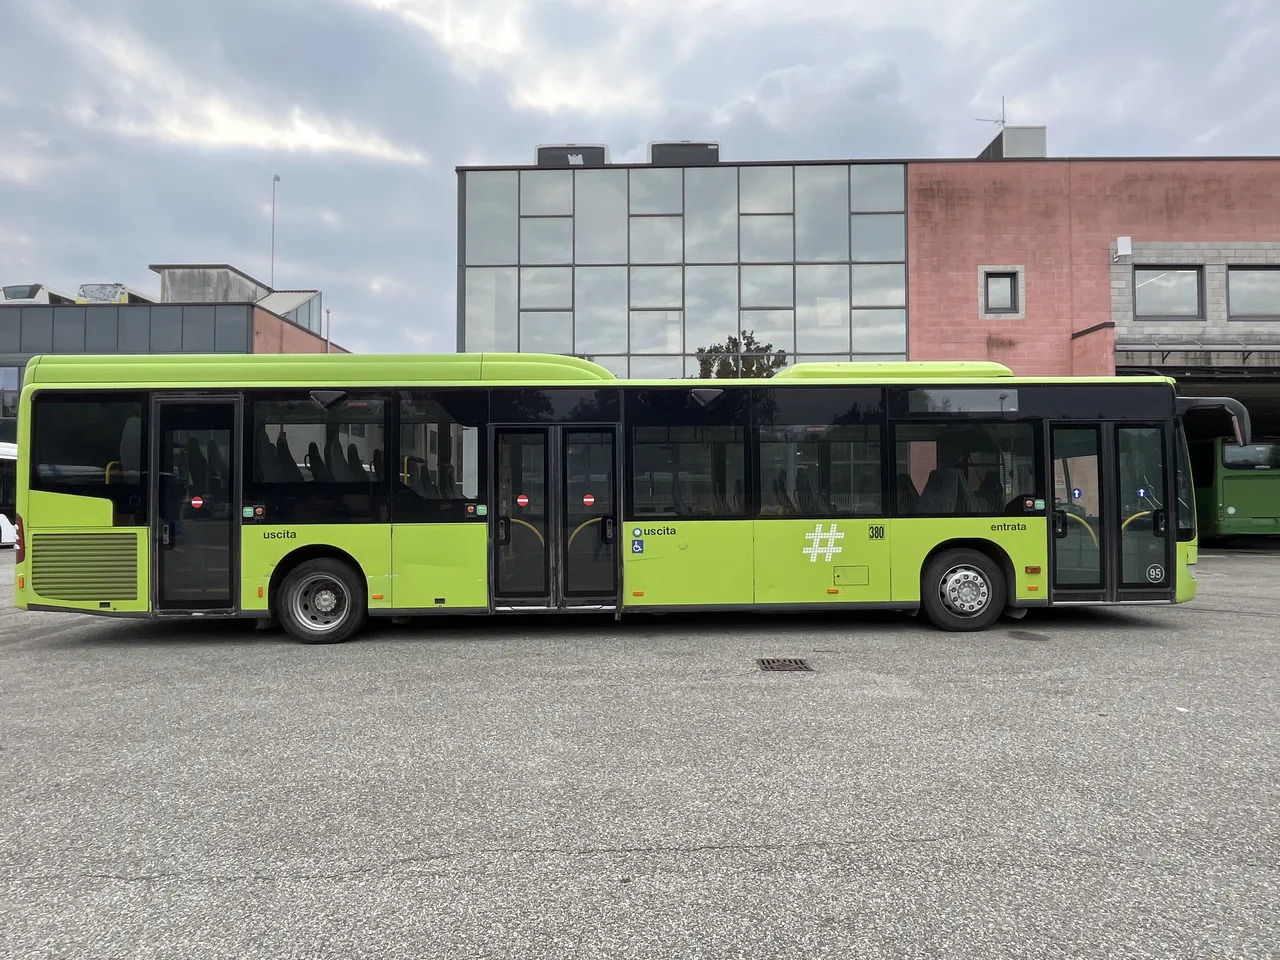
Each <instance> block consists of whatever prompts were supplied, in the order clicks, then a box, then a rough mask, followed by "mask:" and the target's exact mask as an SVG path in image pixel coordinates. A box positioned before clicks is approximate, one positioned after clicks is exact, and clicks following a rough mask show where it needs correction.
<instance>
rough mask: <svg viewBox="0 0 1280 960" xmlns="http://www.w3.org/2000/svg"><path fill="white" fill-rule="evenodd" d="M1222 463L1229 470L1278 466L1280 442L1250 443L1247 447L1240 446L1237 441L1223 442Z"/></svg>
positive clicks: (1279, 466)
mask: <svg viewBox="0 0 1280 960" xmlns="http://www.w3.org/2000/svg"><path fill="white" fill-rule="evenodd" d="M1222 463H1223V466H1225V467H1227V468H1228V469H1231V470H1257V469H1259V468H1261V467H1267V468H1280V444H1275V443H1251V444H1249V446H1247V447H1242V446H1240V445H1239V444H1238V443H1224V444H1223V445H1222Z"/></svg>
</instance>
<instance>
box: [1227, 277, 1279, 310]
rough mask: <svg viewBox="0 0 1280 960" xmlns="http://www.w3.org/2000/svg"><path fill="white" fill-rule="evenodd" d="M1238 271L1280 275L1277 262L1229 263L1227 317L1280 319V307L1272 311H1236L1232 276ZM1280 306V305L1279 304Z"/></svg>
mask: <svg viewBox="0 0 1280 960" xmlns="http://www.w3.org/2000/svg"><path fill="white" fill-rule="evenodd" d="M1237 273H1272V274H1275V275H1276V276H1280V264H1277V263H1229V264H1227V319H1228V320H1244V321H1256V320H1264V321H1265V320H1280V308H1278V309H1276V310H1274V311H1272V312H1270V313H1236V312H1235V310H1233V309H1232V307H1231V277H1232V275H1233V274H1237ZM1278 307H1280V305H1278Z"/></svg>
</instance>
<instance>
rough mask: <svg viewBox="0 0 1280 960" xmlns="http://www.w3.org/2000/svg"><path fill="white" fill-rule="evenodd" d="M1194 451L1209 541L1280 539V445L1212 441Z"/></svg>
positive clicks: (1203, 529)
mask: <svg viewBox="0 0 1280 960" xmlns="http://www.w3.org/2000/svg"><path fill="white" fill-rule="evenodd" d="M1188 447H1189V453H1190V457H1191V474H1192V477H1193V482H1194V484H1195V495H1196V516H1197V518H1198V523H1199V529H1200V533H1201V534H1202V535H1203V536H1204V537H1206V538H1211V537H1236V536H1256V535H1268V534H1269V535H1275V534H1280V442H1276V441H1275V440H1270V441H1263V442H1255V443H1250V444H1245V445H1241V444H1238V443H1235V442H1234V441H1233V440H1231V439H1228V438H1226V437H1211V438H1208V439H1195V440H1191V441H1190V443H1189V445H1188Z"/></svg>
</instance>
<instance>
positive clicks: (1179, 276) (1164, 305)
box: [1133, 267, 1204, 320]
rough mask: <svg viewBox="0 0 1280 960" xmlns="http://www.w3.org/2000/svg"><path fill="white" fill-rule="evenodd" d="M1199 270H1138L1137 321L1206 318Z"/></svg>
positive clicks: (1135, 277)
mask: <svg viewBox="0 0 1280 960" xmlns="http://www.w3.org/2000/svg"><path fill="white" fill-rule="evenodd" d="M1200 280H1201V270H1200V268H1199V267H1135V268H1134V271H1133V314H1134V316H1135V317H1137V318H1138V319H1147V320H1153V319H1165V318H1170V317H1172V318H1178V319H1193V320H1194V319H1199V318H1201V317H1203V316H1204V298H1203V296H1202V295H1201V282H1200Z"/></svg>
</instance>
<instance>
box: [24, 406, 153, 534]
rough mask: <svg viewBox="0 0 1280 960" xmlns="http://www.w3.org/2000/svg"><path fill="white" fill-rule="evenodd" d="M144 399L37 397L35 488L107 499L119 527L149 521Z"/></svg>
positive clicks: (34, 414)
mask: <svg viewBox="0 0 1280 960" xmlns="http://www.w3.org/2000/svg"><path fill="white" fill-rule="evenodd" d="M145 405H146V404H145V398H144V397H143V395H142V394H138V395H137V396H136V397H135V398H130V399H114V400H102V399H100V398H99V397H96V396H76V395H66V394H64V395H61V396H47V397H41V396H37V397H36V400H35V403H34V405H33V418H32V431H33V436H32V462H33V464H34V467H35V468H34V471H33V476H32V478H31V485H32V488H33V489H36V490H42V491H46V492H50V493H73V494H78V495H80V496H90V497H104V498H106V499H110V500H111V501H113V502H114V503H115V505H116V522H117V523H132V524H145V523H146V522H147V511H146V502H147V474H146V470H147V452H146V445H145V444H143V443H142V442H141V438H142V436H143V431H142V424H143V416H144V408H145Z"/></svg>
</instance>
